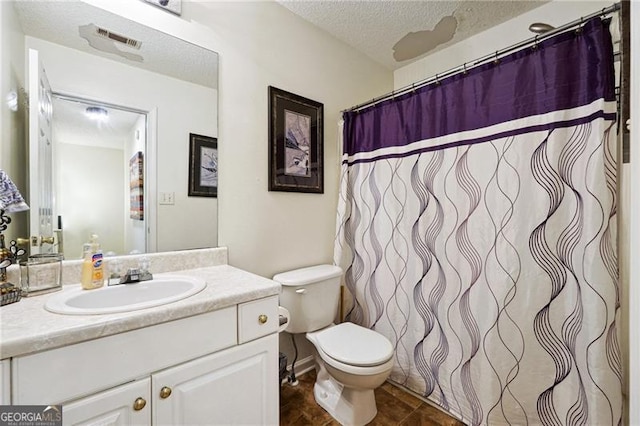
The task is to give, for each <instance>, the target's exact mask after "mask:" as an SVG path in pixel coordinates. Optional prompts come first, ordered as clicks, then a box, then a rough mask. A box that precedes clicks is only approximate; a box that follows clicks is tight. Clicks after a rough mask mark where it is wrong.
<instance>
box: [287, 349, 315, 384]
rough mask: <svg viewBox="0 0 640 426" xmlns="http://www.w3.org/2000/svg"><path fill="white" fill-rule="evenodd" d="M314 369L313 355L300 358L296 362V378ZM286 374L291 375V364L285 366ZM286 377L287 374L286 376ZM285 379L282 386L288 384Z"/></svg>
mask: <svg viewBox="0 0 640 426" xmlns="http://www.w3.org/2000/svg"><path fill="white" fill-rule="evenodd" d="M314 368H315V362H314V361H313V355H309V356H308V357H306V358H302V359H301V360H299V361H296V377H300V376H302V375H303V374H305V373H308V372H309V371H311V370H313V369H314ZM287 372H289V373H291V364H288V365H287ZM287 376H288V374H287ZM288 383H289V382H288V380H287V377H285V378H284V379H283V380H282V384H283V385H284V384H288ZM296 385H297V383H296V384H292V386H296Z"/></svg>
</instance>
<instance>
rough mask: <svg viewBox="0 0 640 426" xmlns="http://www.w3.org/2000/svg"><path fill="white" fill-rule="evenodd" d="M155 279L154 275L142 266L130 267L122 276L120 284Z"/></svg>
mask: <svg viewBox="0 0 640 426" xmlns="http://www.w3.org/2000/svg"><path fill="white" fill-rule="evenodd" d="M152 279H153V275H151V273H150V272H149V271H147V270H142V269H140V268H129V269H127V272H126V273H125V274H124V275H123V276H122V277H120V284H133V283H138V282H140V281H149V280H152Z"/></svg>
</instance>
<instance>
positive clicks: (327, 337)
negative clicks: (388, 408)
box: [273, 265, 393, 426]
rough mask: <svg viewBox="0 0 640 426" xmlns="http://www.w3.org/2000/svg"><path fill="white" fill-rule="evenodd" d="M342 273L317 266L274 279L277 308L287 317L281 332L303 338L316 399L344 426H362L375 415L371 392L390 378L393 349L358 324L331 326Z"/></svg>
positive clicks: (375, 410) (385, 339) (284, 274)
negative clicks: (311, 350) (310, 347)
mask: <svg viewBox="0 0 640 426" xmlns="http://www.w3.org/2000/svg"><path fill="white" fill-rule="evenodd" d="M341 276H342V270H341V269H340V268H339V267H337V266H333V265H319V266H312V267H309V268H302V269H297V270H294V271H289V272H284V273H281V274H278V275H276V276H274V277H273V279H274V280H275V281H278V282H279V283H280V284H282V293H281V294H280V305H281V306H283V307H285V308H286V309H288V311H289V313H290V318H289V323H288V325H287V328H286V329H285V331H287V332H289V333H306V337H307V339H308V340H309V341H310V342H311V343H312V344H313V346H314V349H315V353H314V362H315V367H316V376H317V378H316V383H315V385H314V389H313V391H314V397H315V400H316V402H317V403H318V404H319V405H320V406H321V407H322V408H324V409H325V410H326V411H327V412H328V413H329V414H331V416H333V418H334V419H336V420H337V421H338V422H340V423H341V424H343V425H349V426H351V425H353V426H360V425H365V424H367V423H369V422H370V421H371V420H373V418H374V417H375V416H376V414H377V408H376V401H375V397H374V392H373V391H374V389H375V388H377V387H378V386H380V385H382V383H384V381H385V380H386V379H387V378H388V377H389V374H390V373H391V369H392V367H393V345H392V344H391V342H389V340H388V339H387V338H386V337H384V336H383V335H381V334H379V333H377V332H376V331H373V330H370V329H368V328H365V327H361V326H359V325H356V324H353V323H350V322H344V323H341V324H337V325H336V324H334V323H333V321H334V319H335V317H336V314H337V309H338V303H339V294H340V277H341Z"/></svg>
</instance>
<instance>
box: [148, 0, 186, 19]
mask: <svg viewBox="0 0 640 426" xmlns="http://www.w3.org/2000/svg"><path fill="white" fill-rule="evenodd" d="M144 1H146V2H147V3H151V4H153V5H155V6H158V7H159V8H162V9H164V10H168V11H169V12H171V13H175V14H176V15H180V14H181V13H182V0H144Z"/></svg>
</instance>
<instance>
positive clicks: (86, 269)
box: [80, 234, 104, 290]
mask: <svg viewBox="0 0 640 426" xmlns="http://www.w3.org/2000/svg"><path fill="white" fill-rule="evenodd" d="M82 250H83V261H82V276H81V278H80V282H81V284H82V288H83V289H85V290H92V289H94V288H100V287H102V286H103V285H104V273H103V268H104V265H103V264H102V250H100V244H99V243H98V236H97V235H96V234H92V235H91V238H90V239H89V242H88V243H86V244H84V245H83V247H82Z"/></svg>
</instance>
